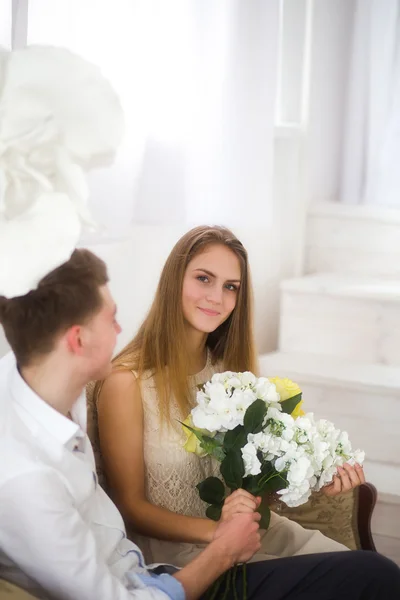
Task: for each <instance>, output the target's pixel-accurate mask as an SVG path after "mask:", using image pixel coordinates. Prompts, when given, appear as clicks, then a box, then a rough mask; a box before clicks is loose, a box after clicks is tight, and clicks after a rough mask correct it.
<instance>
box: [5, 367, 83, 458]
mask: <svg viewBox="0 0 400 600" xmlns="http://www.w3.org/2000/svg"><path fill="white" fill-rule="evenodd" d="M9 381H10V390H11V394H12V396H13V400H14V403H15V404H16V405H17V406H18V407H19V409H20V410H19V411H18V414H19V416H20V417H21V418H22V419H23V420H24V422H25V424H26V425H28V427H29V428H30V429H37V428H38V426H41V427H44V428H45V429H46V430H47V431H48V432H49V433H50V434H51V435H52V436H53V437H55V438H57V439H58V440H59V441H60V442H61V444H63V445H64V446H67V447H69V446H70V442H71V440H73V439H75V438H81V437H83V436H84V433H83V431H82V429H81V427H80V425H83V426H84V428H85V425H86V419H85V418H84V416H83V414H82V408H84V411H85V412H86V400H85V395H84V393H82V394H81V396H80V397H79V398H78V400H77V401H76V402H75V404H74V406H73V409H72V411H71V415H72V418H74V417H76V418H77V420H79V423H77V422H75V421H71V419H68V418H67V417H65V416H64V415H62V414H61V413H59V412H58V411H57V410H56V409H55V408H53V407H52V406H50V404H47V402H45V401H44V400H42V398H40V397H39V396H38V395H37V394H36V393H35V392H34V391H33V390H32V389H31V388H30V387H29V386H28V384H27V383H26V382H25V381H24V379H23V378H22V377H21V375H20V373H19V371H18V368H17V365H15V366H14V368H13V369H12V370H11V373H10V379H9Z"/></svg>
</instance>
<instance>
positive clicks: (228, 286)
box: [225, 283, 238, 292]
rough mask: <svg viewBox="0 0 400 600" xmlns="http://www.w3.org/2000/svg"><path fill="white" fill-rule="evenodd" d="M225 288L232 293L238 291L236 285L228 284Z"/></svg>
mask: <svg viewBox="0 0 400 600" xmlns="http://www.w3.org/2000/svg"><path fill="white" fill-rule="evenodd" d="M225 287H226V289H227V290H229V291H230V292H237V291H238V287H237V285H234V284H233V283H227V284H226V286H225Z"/></svg>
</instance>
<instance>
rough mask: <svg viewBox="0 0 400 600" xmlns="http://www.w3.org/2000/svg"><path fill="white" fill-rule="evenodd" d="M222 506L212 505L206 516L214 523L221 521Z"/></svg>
mask: <svg viewBox="0 0 400 600" xmlns="http://www.w3.org/2000/svg"><path fill="white" fill-rule="evenodd" d="M221 512H222V505H221V504H211V506H209V507H208V508H207V510H206V516H207V517H208V518H209V519H212V520H213V521H219V520H220V518H221Z"/></svg>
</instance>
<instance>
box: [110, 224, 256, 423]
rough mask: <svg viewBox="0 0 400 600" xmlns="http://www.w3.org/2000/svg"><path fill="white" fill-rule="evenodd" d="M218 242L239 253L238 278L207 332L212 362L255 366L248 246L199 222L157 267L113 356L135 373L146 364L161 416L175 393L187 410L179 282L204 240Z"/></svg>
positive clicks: (186, 367)
mask: <svg viewBox="0 0 400 600" xmlns="http://www.w3.org/2000/svg"><path fill="white" fill-rule="evenodd" d="M212 244H222V245H224V246H226V247H227V248H229V249H230V250H232V252H234V254H235V255H236V256H237V257H238V259H239V262H240V269H241V283H240V287H239V291H238V296H237V301H236V306H235V308H234V310H233V312H232V314H231V315H230V316H229V317H228V319H227V320H226V321H225V322H224V323H222V324H221V325H220V326H219V327H218V328H217V329H216V330H215V331H213V332H212V333H210V334H209V335H208V338H207V343H206V344H207V347H208V349H209V351H210V352H211V356H212V362H213V363H216V362H218V363H221V364H222V365H223V366H224V369H226V370H228V369H229V370H230V371H252V372H255V371H256V370H257V361H256V353H255V344H254V337H253V298H252V286H251V278H250V270H249V265H248V258H247V252H246V250H245V248H244V247H243V245H242V243H241V242H240V241H239V240H238V239H237V237H236V236H235V235H234V234H233V233H232V232H231V231H230V230H229V229H226V228H225V227H210V226H206V225H204V226H200V227H195V228H194V229H191V230H190V231H189V232H188V233H186V234H185V235H184V236H183V237H181V239H180V240H179V241H178V242H177V243H176V245H175V246H174V248H173V249H172V251H171V253H170V255H169V257H168V258H167V261H166V263H165V265H164V268H163V270H162V273H161V277H160V281H159V283H158V287H157V291H156V294H155V298H154V300H153V304H152V306H151V308H150V311H149V313H148V315H147V317H146V319H145V320H144V322H143V323H142V325H141V327H140V329H139V331H138V333H137V334H136V336H135V337H134V339H133V340H132V341H131V342H130V343H129V344H128V345H127V346H126V347H125V348H124V349H123V350H122V351H121V352H120V353H119V354H118V355H117V356H116V357H115V358H114V360H113V366H114V369H121V368H122V369H129V370H133V371H135V372H136V373H137V374H138V377H139V378H140V377H141V376H142V375H143V374H144V372H145V371H148V370H150V371H151V372H152V375H153V377H154V381H155V386H156V390H157V396H158V401H159V408H160V413H161V417H162V419H163V420H165V419H166V420H169V416H170V411H169V408H170V399H171V397H174V398H175V399H176V402H177V404H178V406H179V409H180V412H181V416H182V417H183V418H185V417H186V416H187V414H188V412H189V410H190V397H191V392H190V388H189V382H188V374H189V369H190V365H189V362H188V352H187V347H186V330H185V321H184V316H183V309H182V287H183V279H184V276H185V272H186V268H187V266H188V264H189V263H190V261H191V260H192V259H193V258H194V257H195V256H196V255H198V254H200V253H201V252H203V251H204V250H205V249H206V247H207V246H210V245H212Z"/></svg>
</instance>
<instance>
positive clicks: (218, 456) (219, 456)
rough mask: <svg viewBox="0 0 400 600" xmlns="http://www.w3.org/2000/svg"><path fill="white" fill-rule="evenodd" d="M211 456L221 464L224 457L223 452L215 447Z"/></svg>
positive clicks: (220, 448)
mask: <svg viewBox="0 0 400 600" xmlns="http://www.w3.org/2000/svg"><path fill="white" fill-rule="evenodd" d="M211 456H213V457H214V458H215V459H216V460H217V461H218V462H222V461H223V460H224V458H225V456H226V454H225V450H224V449H223V448H222V447H221V446H216V447H215V448H213V450H212V452H211Z"/></svg>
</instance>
